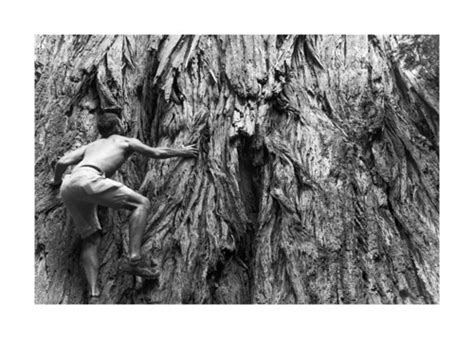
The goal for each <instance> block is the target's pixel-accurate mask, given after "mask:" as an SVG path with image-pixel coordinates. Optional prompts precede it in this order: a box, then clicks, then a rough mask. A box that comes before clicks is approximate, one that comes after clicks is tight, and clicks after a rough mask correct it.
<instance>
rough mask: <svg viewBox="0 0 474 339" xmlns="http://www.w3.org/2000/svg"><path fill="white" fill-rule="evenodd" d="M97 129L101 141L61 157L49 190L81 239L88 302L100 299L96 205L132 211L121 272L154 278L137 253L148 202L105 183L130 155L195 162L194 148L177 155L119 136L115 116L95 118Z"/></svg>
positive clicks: (117, 184)
mask: <svg viewBox="0 0 474 339" xmlns="http://www.w3.org/2000/svg"><path fill="white" fill-rule="evenodd" d="M97 129H98V131H99V134H100V135H101V138H100V139H98V140H96V141H94V142H92V143H90V144H88V145H85V146H82V147H80V148H78V149H76V150H74V151H72V152H69V153H67V154H65V155H64V156H63V157H62V158H61V159H59V161H58V162H57V164H56V168H55V173H54V179H53V180H52V182H51V184H52V186H53V187H59V186H61V188H60V193H59V194H60V197H61V199H62V200H63V202H64V204H65V206H66V208H67V209H68V211H69V213H70V214H71V216H72V219H73V221H74V224H75V226H76V228H77V231H78V233H79V234H80V236H81V238H82V239H83V243H82V248H81V262H82V265H83V267H84V271H85V275H86V279H87V282H88V285H89V286H88V287H89V296H90V302H94V299H95V300H97V298H98V297H99V294H100V291H99V288H98V286H97V277H98V271H99V259H98V248H99V245H100V239H101V230H102V228H101V225H100V223H99V219H98V217H97V205H101V206H106V207H110V208H114V209H121V208H125V209H128V210H130V211H132V214H131V216H130V226H129V238H130V242H129V258H128V259H127V260H125V262H124V263H123V264H122V265H121V268H122V269H123V270H124V271H125V272H128V273H130V274H135V275H139V276H143V277H154V276H156V274H157V272H154V271H153V270H152V269H151V268H150V267H146V265H145V263H144V261H143V258H142V253H141V245H142V239H143V234H144V231H145V224H146V219H147V215H148V211H149V208H150V201H149V200H148V199H147V198H146V197H144V196H143V195H141V194H139V193H137V192H135V191H133V190H131V189H130V188H128V187H126V186H125V185H123V184H122V183H120V182H117V181H114V180H112V179H109V178H110V177H111V176H112V175H113V174H114V173H115V172H116V171H117V169H118V168H119V167H120V166H121V165H122V164H123V163H124V162H125V161H126V160H127V159H128V158H129V157H130V156H131V155H132V154H133V153H134V152H137V153H140V154H142V155H144V156H146V157H149V158H155V159H165V158H170V157H196V156H197V155H198V150H197V148H196V146H195V145H190V146H185V147H183V148H181V149H173V148H167V147H156V148H153V147H150V146H147V145H145V144H143V143H142V142H141V141H139V140H138V139H135V138H128V137H126V136H123V134H124V131H123V128H122V124H121V122H120V119H119V117H118V116H117V115H116V114H114V113H100V114H98V115H97ZM74 164H77V165H76V166H75V168H74V169H73V170H72V172H71V174H69V175H66V176H65V178H64V180H62V176H63V174H64V172H65V171H66V169H67V168H68V166H70V165H74Z"/></svg>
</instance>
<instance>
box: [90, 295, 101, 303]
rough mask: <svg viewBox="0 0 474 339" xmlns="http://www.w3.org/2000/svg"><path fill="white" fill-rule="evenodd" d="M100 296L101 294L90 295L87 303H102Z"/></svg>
mask: <svg viewBox="0 0 474 339" xmlns="http://www.w3.org/2000/svg"><path fill="white" fill-rule="evenodd" d="M99 298H100V295H90V296H89V300H88V302H87V303H88V304H89V305H98V304H100V300H99Z"/></svg>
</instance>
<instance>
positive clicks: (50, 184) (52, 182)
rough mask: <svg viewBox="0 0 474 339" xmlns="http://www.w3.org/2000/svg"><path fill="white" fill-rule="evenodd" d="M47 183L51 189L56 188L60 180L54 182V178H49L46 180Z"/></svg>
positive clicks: (59, 184)
mask: <svg viewBox="0 0 474 339" xmlns="http://www.w3.org/2000/svg"><path fill="white" fill-rule="evenodd" d="M48 185H49V187H51V188H52V189H56V188H59V186H61V181H60V182H56V181H54V179H51V180H50V181H49V182H48Z"/></svg>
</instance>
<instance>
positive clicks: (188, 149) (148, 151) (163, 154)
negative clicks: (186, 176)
mask: <svg viewBox="0 0 474 339" xmlns="http://www.w3.org/2000/svg"><path fill="white" fill-rule="evenodd" d="M128 142H129V147H130V150H132V151H134V152H137V153H140V154H142V155H144V156H146V157H149V158H154V159H166V158H172V157H197V156H198V153H199V151H198V149H197V147H196V145H189V146H183V147H182V148H170V147H150V146H148V145H145V144H144V143H142V142H141V141H140V140H138V139H135V138H130V139H128Z"/></svg>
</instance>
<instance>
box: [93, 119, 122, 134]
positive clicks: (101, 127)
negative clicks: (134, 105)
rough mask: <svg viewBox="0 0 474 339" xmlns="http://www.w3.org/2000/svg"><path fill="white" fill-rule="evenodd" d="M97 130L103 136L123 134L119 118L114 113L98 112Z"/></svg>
mask: <svg viewBox="0 0 474 339" xmlns="http://www.w3.org/2000/svg"><path fill="white" fill-rule="evenodd" d="M97 130H98V131H99V133H100V135H101V136H102V137H103V138H107V137H108V136H110V135H112V134H123V131H122V127H121V124H120V118H119V117H118V115H117V114H115V113H98V114H97Z"/></svg>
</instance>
